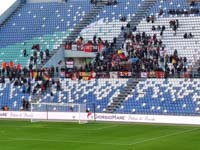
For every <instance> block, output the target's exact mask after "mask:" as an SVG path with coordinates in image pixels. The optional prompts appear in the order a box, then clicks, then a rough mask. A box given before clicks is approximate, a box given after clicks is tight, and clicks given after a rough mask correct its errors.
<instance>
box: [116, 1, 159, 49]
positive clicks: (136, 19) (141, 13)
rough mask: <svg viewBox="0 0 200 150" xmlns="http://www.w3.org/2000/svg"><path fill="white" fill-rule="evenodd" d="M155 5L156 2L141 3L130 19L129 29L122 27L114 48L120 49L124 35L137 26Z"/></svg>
mask: <svg viewBox="0 0 200 150" xmlns="http://www.w3.org/2000/svg"><path fill="white" fill-rule="evenodd" d="M155 3H156V0H145V1H144V2H142V3H141V6H140V9H139V10H138V11H137V12H136V14H135V16H133V17H132V18H131V20H130V21H129V24H130V26H131V28H130V29H129V28H127V27H124V30H123V31H121V33H120V34H119V36H118V37H117V42H116V47H117V48H121V47H122V44H123V43H124V33H125V32H130V31H132V28H133V27H135V26H137V25H138V24H139V23H140V22H141V21H142V19H143V18H144V17H145V16H146V15H147V14H148V12H149V11H150V9H151V7H152V6H153V5H154V4H155Z"/></svg>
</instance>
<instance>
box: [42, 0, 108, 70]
mask: <svg viewBox="0 0 200 150" xmlns="http://www.w3.org/2000/svg"><path fill="white" fill-rule="evenodd" d="M104 6H105V4H104V3H97V5H95V6H93V8H92V9H91V10H90V12H88V13H86V15H85V16H84V17H83V18H82V20H81V21H80V22H79V23H78V24H77V25H76V26H75V27H74V28H73V30H72V31H71V33H69V36H67V37H66V38H65V39H63V41H62V44H61V45H60V46H59V47H58V48H57V49H54V50H53V51H52V52H51V53H52V54H50V57H49V58H48V59H46V60H45V61H44V63H43V64H44V65H45V64H46V63H47V62H48V61H49V60H50V59H51V57H52V56H53V55H54V54H56V53H57V51H58V50H59V49H60V48H61V47H63V46H64V44H65V43H66V41H75V40H76V38H77V37H78V36H79V35H80V32H81V31H82V30H83V29H84V28H85V27H86V26H87V25H89V24H90V23H91V22H92V20H93V19H94V18H95V17H96V16H97V15H98V14H99V13H100V12H101V11H102V9H103V7H104ZM42 66H43V65H40V66H39V67H42Z"/></svg>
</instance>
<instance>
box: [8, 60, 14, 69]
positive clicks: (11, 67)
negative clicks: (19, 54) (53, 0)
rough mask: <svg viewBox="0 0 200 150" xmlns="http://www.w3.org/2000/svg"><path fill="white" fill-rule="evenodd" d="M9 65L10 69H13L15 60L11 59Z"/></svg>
mask: <svg viewBox="0 0 200 150" xmlns="http://www.w3.org/2000/svg"><path fill="white" fill-rule="evenodd" d="M9 66H10V69H13V68H14V62H13V61H10V63H9Z"/></svg>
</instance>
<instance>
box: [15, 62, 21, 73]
mask: <svg viewBox="0 0 200 150" xmlns="http://www.w3.org/2000/svg"><path fill="white" fill-rule="evenodd" d="M16 68H17V71H20V70H21V69H22V66H21V65H20V64H19V63H18V64H17V66H16Z"/></svg>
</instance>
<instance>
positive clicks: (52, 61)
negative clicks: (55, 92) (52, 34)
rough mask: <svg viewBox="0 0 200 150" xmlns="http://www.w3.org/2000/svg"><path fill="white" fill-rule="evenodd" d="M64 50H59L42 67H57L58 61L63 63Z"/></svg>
mask: <svg viewBox="0 0 200 150" xmlns="http://www.w3.org/2000/svg"><path fill="white" fill-rule="evenodd" d="M64 56H65V55H64V49H63V48H60V49H59V50H58V51H57V53H56V54H55V55H54V56H53V57H52V58H51V59H50V60H49V61H48V62H47V63H46V64H45V65H44V67H52V66H54V67H57V66H58V62H59V61H61V60H62V61H64V60H65V58H64Z"/></svg>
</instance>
